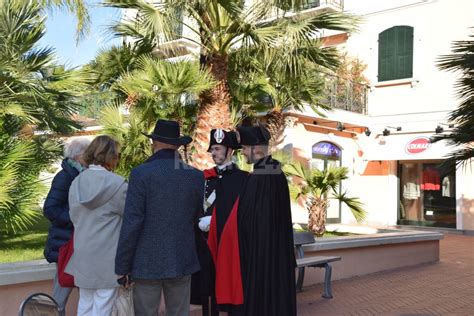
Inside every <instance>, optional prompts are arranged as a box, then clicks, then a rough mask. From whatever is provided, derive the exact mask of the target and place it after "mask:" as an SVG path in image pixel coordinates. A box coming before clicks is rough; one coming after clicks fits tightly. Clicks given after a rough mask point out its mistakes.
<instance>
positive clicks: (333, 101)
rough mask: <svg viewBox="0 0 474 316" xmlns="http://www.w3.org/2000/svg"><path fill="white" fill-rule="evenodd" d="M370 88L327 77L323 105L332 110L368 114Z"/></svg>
mask: <svg viewBox="0 0 474 316" xmlns="http://www.w3.org/2000/svg"><path fill="white" fill-rule="evenodd" d="M368 91H369V86H368V85H366V84H361V83H357V82H353V81H351V80H346V79H342V78H339V77H336V76H333V75H327V77H326V84H325V89H324V93H323V97H322V98H321V99H322V100H321V101H320V102H321V103H322V104H324V105H327V106H329V107H331V108H332V109H340V110H345V111H350V112H355V113H360V114H367V96H368Z"/></svg>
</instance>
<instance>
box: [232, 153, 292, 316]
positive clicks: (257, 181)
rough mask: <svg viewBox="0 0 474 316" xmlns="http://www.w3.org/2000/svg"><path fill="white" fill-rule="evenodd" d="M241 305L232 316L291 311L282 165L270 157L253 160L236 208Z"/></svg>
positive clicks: (289, 246) (275, 315)
mask: <svg viewBox="0 0 474 316" xmlns="http://www.w3.org/2000/svg"><path fill="white" fill-rule="evenodd" d="M237 216H238V233H239V248H240V262H241V271H242V285H243V294H244V304H243V305H242V306H240V308H239V309H237V310H236V312H234V313H231V314H232V315H245V316H294V315H296V289H295V268H296V259H295V253H294V248H293V247H294V246H293V228H292V220H291V207H290V195H289V189H288V182H287V180H286V177H285V175H284V174H283V172H282V171H281V165H280V163H279V162H278V161H277V160H274V159H272V157H271V156H268V157H265V158H263V159H261V160H260V161H258V162H257V163H255V165H254V172H253V173H251V174H250V176H249V177H248V182H247V185H246V186H245V188H244V190H243V192H242V194H241V196H240V203H239V208H238V215H237Z"/></svg>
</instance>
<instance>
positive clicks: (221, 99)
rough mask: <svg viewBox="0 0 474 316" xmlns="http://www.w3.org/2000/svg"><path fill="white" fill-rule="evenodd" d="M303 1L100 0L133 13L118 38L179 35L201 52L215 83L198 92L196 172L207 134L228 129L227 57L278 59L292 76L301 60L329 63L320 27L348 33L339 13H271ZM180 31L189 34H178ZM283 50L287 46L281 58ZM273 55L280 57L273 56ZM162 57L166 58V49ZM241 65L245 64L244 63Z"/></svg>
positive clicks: (348, 21)
mask: <svg viewBox="0 0 474 316" xmlns="http://www.w3.org/2000/svg"><path fill="white" fill-rule="evenodd" d="M304 3H305V1H290V0H288V1H281V0H278V1H275V0H262V1H254V2H253V3H252V4H250V5H246V4H245V1H241V0H191V1H190V0H173V1H161V2H160V4H159V5H158V6H156V7H155V6H154V5H153V4H149V3H147V2H146V1H144V0H105V4H106V5H108V6H112V7H117V8H127V9H135V10H137V15H136V16H135V17H133V18H131V19H130V20H129V21H123V22H121V23H120V25H119V26H117V27H115V29H114V31H115V32H116V33H117V34H120V35H122V36H129V37H131V38H136V39H138V40H140V39H143V38H153V39H155V42H156V43H155V45H156V46H157V47H158V48H160V45H161V44H162V42H166V41H169V40H172V39H175V38H177V37H181V38H184V39H185V40H187V41H189V42H192V43H194V44H195V45H197V46H198V47H199V48H200V52H199V54H200V58H199V61H200V65H201V67H202V68H203V69H205V70H207V71H208V72H209V73H210V74H211V76H212V78H213V79H214V80H215V81H216V85H215V86H214V87H213V88H212V89H210V90H206V91H203V92H202V93H201V94H200V101H201V102H200V106H199V110H198V117H197V124H196V129H195V133H194V147H195V156H194V164H195V165H196V166H198V167H200V168H205V167H208V166H210V164H211V162H210V158H209V157H208V155H207V154H206V150H205V149H206V146H207V143H208V135H209V132H210V130H211V129H212V128H216V127H217V128H231V127H232V124H231V111H230V105H231V100H232V95H231V90H230V87H229V59H230V56H231V54H232V53H233V52H235V51H238V50H240V49H244V50H245V49H247V50H250V49H252V50H254V51H256V52H257V53H258V54H262V56H265V61H266V64H269V63H271V62H272V61H273V60H282V61H284V62H285V63H284V64H283V65H282V67H283V68H284V69H288V70H290V73H291V75H292V76H293V77H294V78H297V77H298V76H299V73H300V72H301V71H302V69H303V68H302V65H303V63H302V62H300V59H301V58H303V57H304V58H305V59H310V60H313V61H315V62H316V61H317V62H324V63H323V64H322V65H323V66H328V64H330V63H329V62H328V59H327V57H328V56H327V55H326V54H324V52H322V50H321V49H320V47H319V45H316V43H317V37H318V36H319V34H320V31H321V30H322V29H323V28H327V29H333V30H341V31H348V30H350V29H352V25H353V22H354V20H353V19H352V18H351V17H349V16H347V15H343V14H337V13H323V14H320V15H318V16H311V15H291V16H289V15H287V13H286V11H282V10H275V8H276V5H278V6H279V7H286V8H288V9H291V10H292V11H293V12H295V11H296V12H297V11H298V10H300V9H301V8H302V6H303V5H304ZM268 12H278V13H279V16H278V18H276V19H275V18H274V19H268V17H269V16H268ZM281 12H283V13H281ZM183 16H184V17H185V18H184V19H183ZM183 28H184V29H186V30H189V32H190V33H191V34H193V36H190V37H187V36H183V35H182V34H178V33H179V32H180V30H182V29H183ZM137 34H138V36H137ZM283 47H284V48H285V49H286V48H287V47H288V48H289V49H288V52H287V53H285V54H282V52H284V51H285V49H282V48H283ZM275 48H279V49H275ZM276 51H279V53H278V54H275V52H276ZM162 54H164V55H166V54H167V51H166V49H163V50H162ZM241 62H243V64H244V65H242V63H241V65H242V66H245V63H246V62H247V61H246V59H243V60H241Z"/></svg>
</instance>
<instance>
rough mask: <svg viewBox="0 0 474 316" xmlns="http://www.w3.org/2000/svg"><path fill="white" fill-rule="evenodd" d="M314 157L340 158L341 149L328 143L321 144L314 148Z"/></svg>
mask: <svg viewBox="0 0 474 316" xmlns="http://www.w3.org/2000/svg"><path fill="white" fill-rule="evenodd" d="M313 155H316V156H324V157H330V158H340V157H341V149H340V148H339V147H337V146H336V145H334V144H331V143H328V142H320V143H317V144H315V145H314V146H313Z"/></svg>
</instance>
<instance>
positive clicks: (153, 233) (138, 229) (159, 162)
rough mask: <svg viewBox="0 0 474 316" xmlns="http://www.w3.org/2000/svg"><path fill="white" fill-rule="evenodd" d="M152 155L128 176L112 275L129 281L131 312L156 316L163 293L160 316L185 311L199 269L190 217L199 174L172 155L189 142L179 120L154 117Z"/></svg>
mask: <svg viewBox="0 0 474 316" xmlns="http://www.w3.org/2000/svg"><path fill="white" fill-rule="evenodd" d="M145 135H146V136H147V137H149V138H151V139H152V141H153V152H154V153H153V155H152V156H151V157H150V158H149V159H148V160H147V161H146V162H145V163H143V164H142V165H140V166H138V167H136V168H134V169H133V170H132V172H131V174H130V180H129V186H128V192H127V198H126V202H125V211H124V218H123V224H122V229H121V232H120V239H119V243H118V248H117V255H116V258H115V273H116V274H117V275H118V277H119V280H120V281H121V283H122V284H123V283H124V284H125V286H127V285H129V284H130V283H131V282H132V281H131V280H132V279H133V282H134V283H135V285H134V291H133V299H134V307H135V314H136V315H140V316H146V315H154V316H155V315H158V310H159V306H160V299H161V294H162V292H163V294H164V299H165V305H166V315H176V316H182V315H189V301H190V285H191V275H192V274H193V273H195V272H196V271H198V270H199V268H200V267H199V261H198V256H197V253H196V245H195V240H194V221H195V218H196V217H197V216H198V214H199V212H201V209H202V197H203V195H204V175H203V173H202V172H201V171H199V170H197V169H194V168H192V167H191V166H189V165H187V164H185V163H184V162H183V160H182V159H181V157H180V156H179V153H178V151H177V150H178V148H179V146H181V145H186V144H189V143H190V142H191V138H190V137H188V136H181V135H180V128H179V124H178V123H177V122H174V121H165V120H158V122H157V123H156V126H155V129H154V131H153V133H152V134H151V135H148V134H145Z"/></svg>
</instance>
